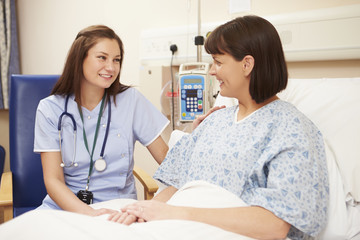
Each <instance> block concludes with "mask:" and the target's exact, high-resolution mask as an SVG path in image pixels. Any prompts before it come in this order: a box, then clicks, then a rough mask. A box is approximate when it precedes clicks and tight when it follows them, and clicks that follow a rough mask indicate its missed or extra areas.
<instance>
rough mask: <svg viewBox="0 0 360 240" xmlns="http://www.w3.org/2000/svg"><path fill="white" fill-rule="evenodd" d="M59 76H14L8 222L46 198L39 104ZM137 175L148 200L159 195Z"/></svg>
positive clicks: (4, 186) (3, 199) (4, 184)
mask: <svg viewBox="0 0 360 240" xmlns="http://www.w3.org/2000/svg"><path fill="white" fill-rule="evenodd" d="M58 78H59V76H58V75H12V77H11V89H10V107H9V123H10V169H11V172H6V173H3V175H2V181H1V187H0V209H1V207H3V209H4V221H7V220H10V219H12V218H13V217H16V216H19V215H21V214H23V213H25V212H27V211H29V210H32V209H35V208H36V207H38V206H39V205H40V204H41V203H42V200H43V198H44V197H45V195H46V189H45V185H44V180H43V174H42V165H41V159H40V154H38V153H34V152H33V148H34V126H35V115H36V109H37V106H38V104H39V101H40V100H41V99H43V98H45V97H47V96H49V94H50V92H51V89H52V88H53V86H54V84H55V82H56V81H57V80H58ZM134 175H135V176H136V177H137V178H138V179H139V181H140V183H141V184H142V185H143V187H144V196H145V199H150V198H152V196H153V195H154V193H155V192H156V191H157V189H158V187H157V184H156V182H155V180H153V179H151V177H150V176H149V175H147V174H146V172H144V171H143V170H141V169H138V168H137V167H135V168H134Z"/></svg>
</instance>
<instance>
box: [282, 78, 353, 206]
mask: <svg viewBox="0 0 360 240" xmlns="http://www.w3.org/2000/svg"><path fill="white" fill-rule="evenodd" d="M279 97H280V98H281V99H283V100H286V101H289V102H291V103H292V104H294V105H295V106H296V107H297V108H298V109H299V110H300V111H302V112H303V113H304V114H305V115H307V116H308V117H309V118H310V119H311V120H312V121H313V122H314V123H315V124H316V125H317V126H318V127H319V129H320V131H321V132H322V133H323V136H324V138H326V139H327V143H328V145H329V147H330V149H332V151H333V153H334V157H335V160H336V162H337V164H338V167H339V170H340V174H341V178H342V180H343V184H344V191H345V192H344V194H345V196H346V200H347V201H348V202H360V174H358V173H359V172H360V107H359V102H360V78H333V79H331V78H329V79H325V78H324V79H289V83H288V86H287V88H286V90H284V91H283V92H281V93H280V94H279Z"/></svg>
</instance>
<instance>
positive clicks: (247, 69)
mask: <svg viewBox="0 0 360 240" xmlns="http://www.w3.org/2000/svg"><path fill="white" fill-rule="evenodd" d="M242 62H243V71H244V73H245V76H247V77H248V76H249V75H250V74H251V71H252V70H253V68H254V64H255V59H254V57H253V56H251V55H246V56H245V57H244V59H243V60H242Z"/></svg>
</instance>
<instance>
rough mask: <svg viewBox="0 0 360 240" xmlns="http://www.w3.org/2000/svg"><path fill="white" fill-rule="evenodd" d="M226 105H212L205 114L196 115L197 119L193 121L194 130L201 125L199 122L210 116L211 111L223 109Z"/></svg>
mask: <svg viewBox="0 0 360 240" xmlns="http://www.w3.org/2000/svg"><path fill="white" fill-rule="evenodd" d="M225 107H226V106H225V105H223V106H216V107H212V108H211V109H210V110H209V111H208V112H207V113H206V114H204V115H196V118H195V120H194V121H193V124H192V130H194V129H195V128H197V126H199V124H200V123H201V122H202V121H204V119H205V118H206V117H207V116H209V115H210V114H211V113H213V112H215V111H217V110H219V109H222V108H225Z"/></svg>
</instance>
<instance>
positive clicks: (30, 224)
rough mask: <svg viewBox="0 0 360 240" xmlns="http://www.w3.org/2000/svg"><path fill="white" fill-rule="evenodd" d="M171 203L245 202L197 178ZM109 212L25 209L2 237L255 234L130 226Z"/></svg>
mask: <svg viewBox="0 0 360 240" xmlns="http://www.w3.org/2000/svg"><path fill="white" fill-rule="evenodd" d="M132 201H134V200H129V199H116V200H112V201H107V202H103V203H98V204H94V205H93V207H94V208H101V207H107V208H111V209H119V208H121V207H122V206H124V205H126V204H129V203H131V202H132ZM168 203H169V204H173V205H182V206H195V207H207V208H208V207H234V206H244V203H243V202H242V201H241V200H240V199H239V198H238V197H237V196H235V195H234V194H232V193H230V192H228V191H226V190H224V189H222V188H220V187H217V186H215V185H212V184H209V183H206V182H203V181H196V182H191V183H188V184H186V185H185V186H184V187H183V188H181V189H179V191H178V192H177V193H176V194H175V195H174V196H173V197H172V198H171V199H170V200H169V202H168ZM104 218H105V216H100V217H89V216H85V215H80V214H75V213H70V212H65V211H56V210H37V211H31V212H28V213H25V214H24V215H22V216H20V217H17V218H15V219H13V220H11V221H9V222H7V223H4V224H2V225H0V236H1V239H13V240H16V239H37V240H40V239H61V240H64V239H87V240H88V239H114V238H115V239H116V238H119V239H133V240H137V239H141V240H143V239H156V240H169V239H172V240H177V239H179V240H180V239H181V240H184V239H194V240H195V239H196V240H198V239H219V240H220V239H221V240H223V239H227V240H232V239H236V240H248V239H251V238H248V237H244V236H241V235H239V234H235V233H232V232H229V231H225V230H222V229H220V228H218V227H214V226H211V225H208V224H204V223H199V222H194V221H184V220H162V221H152V222H147V223H136V224H132V225H130V226H125V225H121V224H118V223H113V222H109V221H106V220H104Z"/></svg>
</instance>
